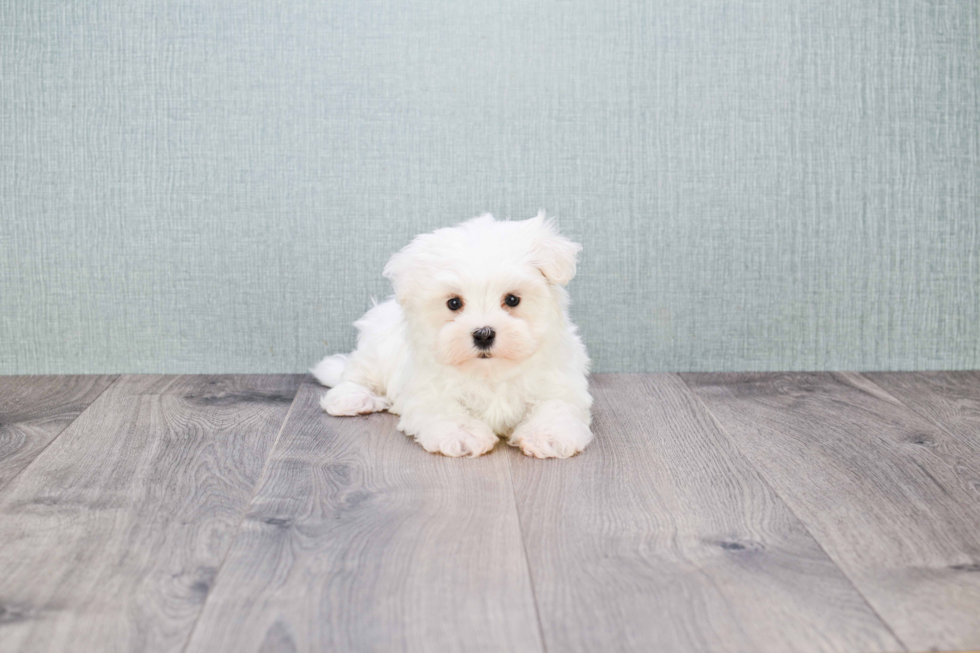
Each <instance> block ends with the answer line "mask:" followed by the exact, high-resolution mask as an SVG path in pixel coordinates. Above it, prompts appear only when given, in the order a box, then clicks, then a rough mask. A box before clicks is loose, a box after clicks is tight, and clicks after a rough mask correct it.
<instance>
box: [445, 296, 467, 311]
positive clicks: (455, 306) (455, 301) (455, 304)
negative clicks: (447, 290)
mask: <svg viewBox="0 0 980 653" xmlns="http://www.w3.org/2000/svg"><path fill="white" fill-rule="evenodd" d="M446 306H448V307H449V310H451V311H458V310H459V309H461V308H463V300H462V299H460V298H459V297H453V298H452V299H450V300H449V301H448V302H446Z"/></svg>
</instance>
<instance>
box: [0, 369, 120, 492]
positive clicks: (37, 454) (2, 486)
mask: <svg viewBox="0 0 980 653" xmlns="http://www.w3.org/2000/svg"><path fill="white" fill-rule="evenodd" d="M78 376H88V375H78ZM92 376H104V377H108V378H111V379H112V380H111V381H109V383H108V384H107V385H106V387H104V388H102V390H101V391H100V392H99V394H98V395H96V396H95V397H93V398H92V400H91V401H90V402H88V404H87V405H86V406H85V408H83V409H82V410H81V411H79V413H78V414H77V415H75V417H73V418H72V419H71V421H69V422H68V423H67V424H65V426H64V427H63V428H62V429H61V430H60V431H58V433H57V434H55V436H54V437H53V438H51V440H50V441H49V442H48V443H47V444H45V445H44V446H43V447H41V448H40V449H38V450H37V451H36V452H35V453H34V455H33V457H32V458H31V460H30V462H28V463H27V464H26V465H24V467H23V468H21V469H20V470H18V471H17V473H15V474H14V475H13V476H11V477H10V478H8V479H4V480H3V482H2V483H0V498H2V496H3V493H4V491H5V490H6V489H7V488H9V487H11V485H12V484H13V482H14V481H15V480H17V478H18V477H19V476H20V475H21V474H23V473H24V472H25V471H27V470H28V469H29V468H30V467H31V465H33V464H34V462H35V461H36V460H37V459H38V458H39V457H40V456H41V454H43V453H44V452H45V450H46V449H47V448H48V447H50V446H51V445H52V444H54V443H55V442H56V441H57V440H58V438H60V437H61V434H62V433H64V432H65V431H67V430H68V429H69V428H70V427H71V425H72V424H74V423H75V422H77V421H78V418H80V417H81V416H82V415H84V414H85V412H86V411H87V410H88V409H89V408H91V407H92V404H94V403H95V402H96V401H98V400H99V398H100V397H102V395H104V394H105V393H106V392H107V391H108V390H109V389H110V388H112V386H114V385H115V384H116V382H118V381H119V379H120V378H122V376H123V375H122V374H116V375H114V376H113V375H112V374H104V375H92Z"/></svg>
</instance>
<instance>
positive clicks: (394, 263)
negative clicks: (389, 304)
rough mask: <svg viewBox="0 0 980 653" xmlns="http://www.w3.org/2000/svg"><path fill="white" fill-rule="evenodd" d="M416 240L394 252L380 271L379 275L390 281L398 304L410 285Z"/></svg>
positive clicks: (404, 296)
mask: <svg viewBox="0 0 980 653" xmlns="http://www.w3.org/2000/svg"><path fill="white" fill-rule="evenodd" d="M416 242H417V239H416V240H413V241H412V242H411V243H409V244H408V245H406V246H405V247H403V248H402V249H401V250H399V251H397V252H395V254H394V255H392V257H391V258H390V259H388V263H387V264H385V269H384V271H383V272H382V273H381V276H383V277H384V278H385V279H388V280H389V281H391V286H392V288H394V290H395V300H396V301H398V303H399V304H404V301H405V299H406V297H407V295H408V289H409V286H410V285H411V283H410V277H411V271H412V270H413V269H414V268H415V267H416V261H415V259H416V256H415V253H416V250H417V249H418V246H417V245H416Z"/></svg>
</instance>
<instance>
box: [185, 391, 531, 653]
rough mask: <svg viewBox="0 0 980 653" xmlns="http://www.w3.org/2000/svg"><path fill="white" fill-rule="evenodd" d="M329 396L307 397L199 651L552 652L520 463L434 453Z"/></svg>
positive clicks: (276, 457) (255, 507)
mask: <svg viewBox="0 0 980 653" xmlns="http://www.w3.org/2000/svg"><path fill="white" fill-rule="evenodd" d="M323 392H324V390H323V388H320V387H318V386H316V385H313V384H307V385H304V386H303V387H302V388H301V389H300V392H299V394H298V396H297V399H296V405H295V407H294V408H293V410H292V412H291V413H290V416H289V419H288V420H287V423H286V425H285V427H284V428H283V431H282V435H281V436H280V438H279V441H278V444H277V445H276V447H275V449H274V450H273V452H272V454H271V455H270V458H269V465H268V468H267V470H266V473H265V475H264V476H263V480H262V482H261V483H260V485H259V489H258V491H257V493H256V495H255V498H254V499H253V501H252V503H251V506H250V508H249V511H248V515H247V517H246V519H245V521H244V523H243V525H242V528H241V530H240V531H239V535H238V538H237V539H236V541H235V543H234V546H233V547H232V549H231V552H230V553H229V555H228V558H227V561H226V562H225V564H224V566H223V567H222V569H221V571H220V573H219V574H218V576H217V580H216V582H215V585H214V589H213V591H212V592H211V593H210V595H209V596H208V600H207V603H206V605H205V608H204V611H203V612H202V614H201V618H200V620H199V622H198V626H197V628H196V629H195V631H194V635H193V637H192V639H191V642H190V645H189V646H188V651H189V652H195V653H200V652H204V653H211V652H213V651H218V650H228V651H235V652H236V653H249V652H252V651H262V652H270V651H338V652H344V651H358V652H360V651H419V652H431V651H440V652H442V651H541V644H540V641H541V640H540V633H539V631H538V627H537V623H536V619H535V608H534V600H533V594H532V589H531V583H530V577H529V574H528V570H527V566H526V561H525V558H524V552H523V547H522V543H521V535H520V527H519V523H518V518H517V512H516V508H515V505H514V495H513V487H512V484H511V479H510V474H509V468H508V458H507V456H506V455H505V454H503V453H502V452H501V451H500V450H499V448H498V450H497V451H494V452H492V453H490V454H489V455H487V456H484V457H481V458H477V459H452V458H445V457H442V456H437V455H433V454H430V453H427V452H425V451H424V450H423V449H422V448H421V447H420V446H419V445H417V444H415V443H414V442H412V441H411V440H410V439H409V438H407V437H405V436H404V435H402V434H401V433H399V432H397V431H396V429H395V424H396V422H397V418H395V417H394V416H392V415H388V414H374V415H369V416H361V417H345V418H336V417H331V416H329V415H327V414H325V413H324V412H323V411H322V409H321V408H320V407H319V399H320V395H321V394H323ZM501 446H502V445H501Z"/></svg>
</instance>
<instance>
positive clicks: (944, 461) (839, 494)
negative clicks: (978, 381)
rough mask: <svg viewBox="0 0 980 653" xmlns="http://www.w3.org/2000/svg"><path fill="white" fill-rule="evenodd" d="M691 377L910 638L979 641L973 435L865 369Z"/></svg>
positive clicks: (960, 643) (923, 644) (915, 643)
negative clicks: (914, 405)
mask: <svg viewBox="0 0 980 653" xmlns="http://www.w3.org/2000/svg"><path fill="white" fill-rule="evenodd" d="M682 378H683V379H684V380H685V381H686V382H687V383H688V386H689V387H691V388H692V390H694V391H695V393H696V394H697V395H698V396H700V397H701V398H702V400H703V402H704V403H705V404H706V405H707V406H709V407H710V409H711V410H712V412H713V414H714V416H715V418H716V419H717V420H718V421H719V422H720V423H721V424H722V425H723V426H724V427H725V429H726V431H727V432H728V433H729V435H730V437H731V438H732V439H734V440H736V441H738V442H740V443H741V445H742V449H743V451H745V453H746V455H747V457H749V458H750V460H752V462H753V463H754V464H755V466H756V467H757V468H758V469H760V470H762V469H764V473H765V475H766V476H767V477H769V478H770V480H771V484H772V485H774V486H776V487H778V488H779V489H780V490H781V496H783V497H784V500H786V502H787V504H788V505H791V506H795V507H798V508H799V510H797V511H796V512H797V514H804V515H805V523H806V524H807V526H808V528H809V530H810V531H811V532H812V533H814V534H815V535H817V536H818V537H819V538H820V540H819V541H820V542H821V544H822V545H823V547H824V549H825V550H827V551H828V553H829V554H831V555H833V557H834V560H835V561H836V562H837V563H838V566H839V567H840V568H841V569H842V570H845V571H846V572H847V573H848V576H849V577H850V578H851V579H852V580H853V582H854V584H855V585H856V586H857V587H859V588H861V591H862V593H863V594H864V595H865V596H867V597H869V599H871V601H872V604H873V605H874V607H875V609H876V612H878V613H879V614H882V615H886V620H885V621H886V623H887V624H888V625H889V627H890V628H891V629H892V630H893V631H895V632H898V633H901V634H902V638H901V639H902V641H903V642H904V643H905V644H906V646H907V647H908V648H909V649H911V650H920V649H923V648H933V649H938V650H960V649H963V648H967V649H968V648H971V647H973V646H974V645H975V643H976V642H977V641H978V639H980V629H978V622H977V621H976V614H977V612H976V606H977V605H978V603H980V585H978V583H977V581H978V580H980V579H978V578H977V577H976V575H975V574H972V573H970V569H969V567H972V565H971V564H970V561H971V560H972V561H973V564H975V561H976V555H977V554H978V549H977V545H976V537H977V534H978V531H977V524H978V523H980V522H978V521H976V520H975V518H974V517H975V516H976V515H978V508H977V504H976V501H975V493H976V486H975V485H971V483H972V481H971V479H975V478H976V474H978V473H980V457H978V456H977V449H976V443H974V442H967V441H965V440H964V438H963V435H962V434H961V435H959V436H951V435H950V434H949V433H948V430H944V429H942V428H940V427H938V426H936V425H935V424H934V423H933V421H932V420H927V419H925V418H924V417H922V416H921V413H920V412H918V411H913V410H911V409H910V408H909V407H908V406H907V404H906V403H905V402H901V401H898V400H897V399H896V398H895V397H894V396H892V394H891V393H889V392H886V391H884V390H882V389H881V388H880V386H879V385H878V384H876V383H873V382H871V381H870V380H868V379H867V377H866V376H864V375H861V374H857V373H850V372H841V373H746V374H689V375H682ZM934 394H935V393H934ZM941 401H942V399H941V395H935V396H934V397H930V398H927V399H926V400H925V401H924V402H923V405H924V406H925V405H928V402H940V403H941ZM715 408H717V410H714V409H715ZM719 411H720V413H719ZM733 430H734V432H737V437H736V435H735V434H734V433H733ZM801 479H803V480H804V481H805V482H801ZM800 511H802V513H801V512H800ZM964 567H966V568H964Z"/></svg>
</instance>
